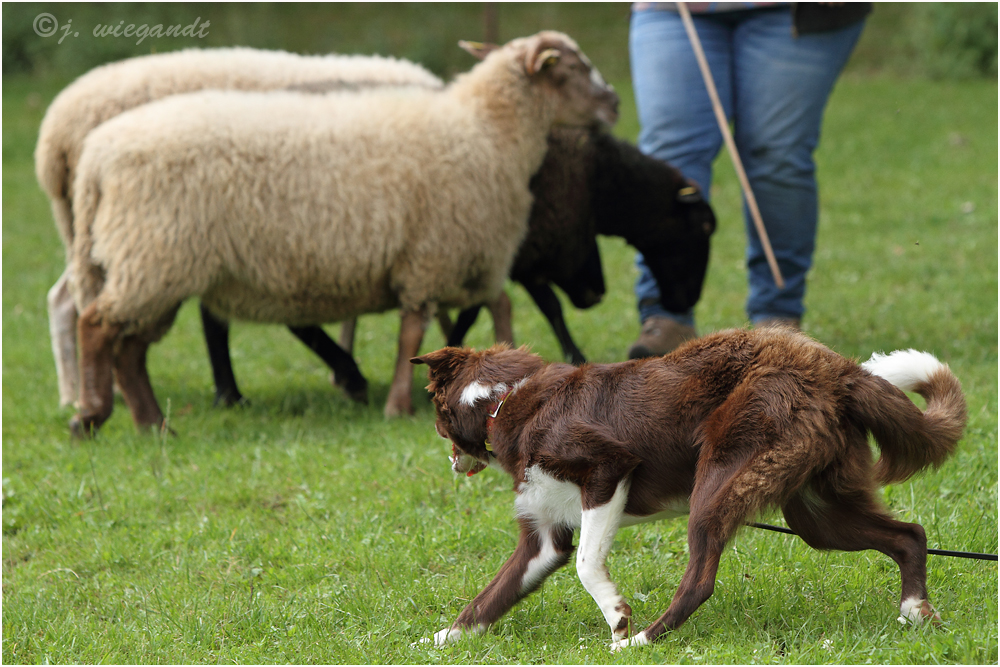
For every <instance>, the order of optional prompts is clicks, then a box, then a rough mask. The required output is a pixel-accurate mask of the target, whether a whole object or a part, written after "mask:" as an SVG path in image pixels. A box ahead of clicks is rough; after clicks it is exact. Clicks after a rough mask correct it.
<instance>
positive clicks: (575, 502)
mask: <svg viewBox="0 0 1000 667" xmlns="http://www.w3.org/2000/svg"><path fill="white" fill-rule="evenodd" d="M514 509H515V511H516V512H517V515H518V516H519V517H521V518H525V519H529V520H531V521H532V522H533V523H534V524H535V525H538V526H551V525H557V526H569V527H571V528H578V527H579V526H580V513H581V511H582V509H583V496H582V494H581V490H580V487H579V486H577V485H576V484H573V483H572V482H563V481H560V480H558V479H556V478H555V477H552V476H551V475H549V474H546V473H545V472H544V471H543V470H542V469H541V468H539V467H538V466H531V467H530V468H528V469H527V470H525V471H524V482H523V483H521V485H520V486H518V488H517V498H516V499H515V500H514Z"/></svg>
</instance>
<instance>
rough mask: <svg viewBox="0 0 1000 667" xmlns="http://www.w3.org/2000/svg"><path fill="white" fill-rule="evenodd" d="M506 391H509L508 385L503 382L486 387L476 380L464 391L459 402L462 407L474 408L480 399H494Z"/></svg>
mask: <svg viewBox="0 0 1000 667" xmlns="http://www.w3.org/2000/svg"><path fill="white" fill-rule="evenodd" d="M505 391H507V385H505V384H504V383H503V382H500V383H498V384H494V385H485V384H483V383H482V382H479V381H478V380H476V381H475V382H472V383H470V384H469V385H468V386H467V387H466V388H465V389H463V390H462V396H461V397H460V398H459V399H458V400H459V402H460V403H461V404H462V405H468V406H469V407H472V406H473V405H475V404H476V401H478V400H480V399H483V398H492V397H494V396H497V395H499V394H502V393H503V392H505Z"/></svg>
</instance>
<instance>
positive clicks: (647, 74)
mask: <svg viewBox="0 0 1000 667" xmlns="http://www.w3.org/2000/svg"><path fill="white" fill-rule="evenodd" d="M832 4H833V5H836V6H831V5H829V4H826V3H791V4H783V3H737V2H731V3H706V2H702V3H688V6H689V8H690V10H691V13H692V17H693V20H694V24H695V27H696V29H697V31H698V36H699V37H700V38H701V43H702V47H703V48H704V50H705V56H706V58H707V60H708V65H709V68H710V69H711V71H712V76H713V77H714V80H715V86H716V88H717V89H718V91H719V96H720V98H721V100H722V105H723V108H724V110H725V112H726V116H727V117H728V118H729V119H730V121H731V123H732V127H733V137H734V139H735V142H736V146H737V149H738V150H739V153H740V158H741V159H742V161H743V165H744V167H745V168H746V171H747V177H748V179H749V181H750V186H751V188H752V190H753V193H754V196H755V197H756V199H757V203H758V206H759V208H760V212H761V216H762V217H763V220H764V225H765V227H766V228H767V231H768V236H769V238H770V241H771V245H772V247H773V249H774V254H775V256H776V259H777V261H778V266H779V267H780V268H781V274H782V277H783V278H784V280H785V283H786V284H785V287H784V289H778V287H777V286H776V285H775V282H774V279H773V277H772V276H771V272H770V269H769V267H768V264H767V260H766V258H765V255H764V251H763V249H762V247H761V244H760V239H759V237H758V235H757V231H756V229H755V228H754V226H753V221H752V219H751V218H750V215H749V211H748V210H747V207H746V203H745V202H744V206H743V208H744V223H745V227H746V234H747V254H746V262H747V270H748V274H749V275H748V282H749V296H748V298H747V304H746V310H747V316H748V317H749V319H750V321H751V322H752V323H753V324H754V326H764V325H768V324H784V325H788V326H793V327H795V328H798V327H799V326H800V323H801V318H802V314H803V312H804V310H805V309H804V307H803V304H802V301H803V297H804V295H805V289H806V274H807V273H808V271H809V268H810V266H811V265H812V256H813V249H814V247H815V241H816V222H817V212H818V205H817V190H816V177H815V169H816V168H815V163H814V162H813V151H814V150H815V149H816V146H817V144H818V143H819V134H820V125H821V124H822V120H823V110H824V108H825V107H826V102H827V99H828V98H829V96H830V91H831V90H832V89H833V85H834V82H835V81H836V80H837V77H838V76H839V74H840V71H841V70H842V69H843V67H844V64H845V63H846V62H847V59H848V57H849V56H850V54H851V51H852V50H853V48H854V45H855V44H856V43H857V40H858V37H859V36H860V34H861V30H862V28H863V27H864V17H865V16H866V15H867V14H868V12H869V11H870V10H871V6H870V4H869V3H853V4H843V5H837V3H832ZM629 54H630V57H631V63H632V83H633V86H634V90H635V101H636V107H637V109H638V112H639V123H640V126H641V131H640V133H639V149H640V150H641V151H642V152H643V153H646V154H647V155H651V156H654V157H656V158H659V159H661V160H663V161H665V162H669V163H670V164H672V165H673V166H675V167H677V168H678V169H680V170H681V172H682V173H683V174H684V175H685V176H687V177H688V178H690V179H692V180H693V181H694V182H695V183H697V184H698V186H699V187H700V188H701V191H702V193H703V195H704V196H705V197H706V199H707V198H708V197H709V196H710V193H711V190H710V185H711V181H712V161H713V160H714V158H715V156H716V155H717V154H718V152H719V150H720V148H721V147H722V143H723V139H722V134H721V132H720V131H719V127H718V125H717V123H716V119H715V115H714V113H713V111H712V105H711V101H710V99H709V96H708V92H707V90H706V88H705V83H704V80H703V79H702V76H701V72H700V70H699V69H698V63H697V61H696V60H695V55H694V50H693V49H692V47H691V43H690V41H689V40H688V36H687V33H686V32H685V30H684V25H683V23H682V21H681V17H680V15H679V14H678V12H677V10H676V5H675V4H674V3H636V4H634V5H633V10H632V17H631V26H630V31H629ZM636 264H637V266H638V268H639V272H640V275H639V279H638V281H637V282H636V286H635V293H636V298H637V300H638V304H639V317H640V320H641V321H642V333H641V334H640V336H639V339H638V340H637V341H636V342H635V343H634V344H633V345H632V347H631V349H630V350H629V357H630V358H638V357H644V356H656V355H661V354H665V353H667V352H669V351H670V350H672V349H673V348H674V347H676V346H677V345H679V344H680V343H681V342H683V341H684V340H686V339H688V338H693V337H694V336H695V328H694V313H693V310H689V311H688V312H684V313H674V312H669V311H667V310H666V309H664V308H663V306H662V305H661V304H660V291H659V287H658V286H657V284H656V280H655V279H654V278H653V276H652V274H651V273H650V271H649V269H648V268H647V267H646V264H645V261H644V260H643V257H642V255H641V254H640V255H638V256H637V258H636Z"/></svg>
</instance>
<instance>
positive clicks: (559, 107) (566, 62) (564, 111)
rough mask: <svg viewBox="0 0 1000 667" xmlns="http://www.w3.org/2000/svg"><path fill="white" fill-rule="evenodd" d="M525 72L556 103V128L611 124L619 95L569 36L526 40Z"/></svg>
mask: <svg viewBox="0 0 1000 667" xmlns="http://www.w3.org/2000/svg"><path fill="white" fill-rule="evenodd" d="M526 47H527V48H526V49H525V58H524V69H525V73H526V74H527V75H528V76H529V77H531V78H532V79H533V80H537V81H538V82H539V84H540V85H544V86H546V87H548V88H549V89H550V90H551V91H552V93H553V95H554V97H555V100H556V117H555V124H556V125H576V126H581V125H593V124H594V123H595V122H601V123H605V124H607V125H614V123H615V121H616V120H618V94H617V93H615V89H614V88H612V87H611V86H610V85H609V84H608V83H606V82H605V81H604V78H603V77H602V76H601V73H600V72H598V71H597V68H596V67H594V66H593V65H592V64H591V62H590V60H588V59H587V56H585V55H584V54H583V52H582V51H580V47H578V46H577V45H576V42H574V41H573V40H572V39H570V38H569V37H568V36H566V35H564V34H562V33H559V32H552V31H544V32H540V33H538V34H537V35H534V36H533V37H530V38H528V40H527V43H526Z"/></svg>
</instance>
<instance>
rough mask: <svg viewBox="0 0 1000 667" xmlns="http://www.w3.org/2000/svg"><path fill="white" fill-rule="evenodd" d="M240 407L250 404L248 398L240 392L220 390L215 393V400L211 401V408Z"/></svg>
mask: <svg viewBox="0 0 1000 667" xmlns="http://www.w3.org/2000/svg"><path fill="white" fill-rule="evenodd" d="M234 405H235V406H237V407H240V408H245V407H248V406H249V405H250V399H249V398H247V397H246V396H244V395H243V394H241V393H240V392H238V391H237V392H236V393H231V392H222V393H217V394H216V395H215V400H214V401H213V402H212V407H213V408H231V407H233V406H234Z"/></svg>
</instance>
